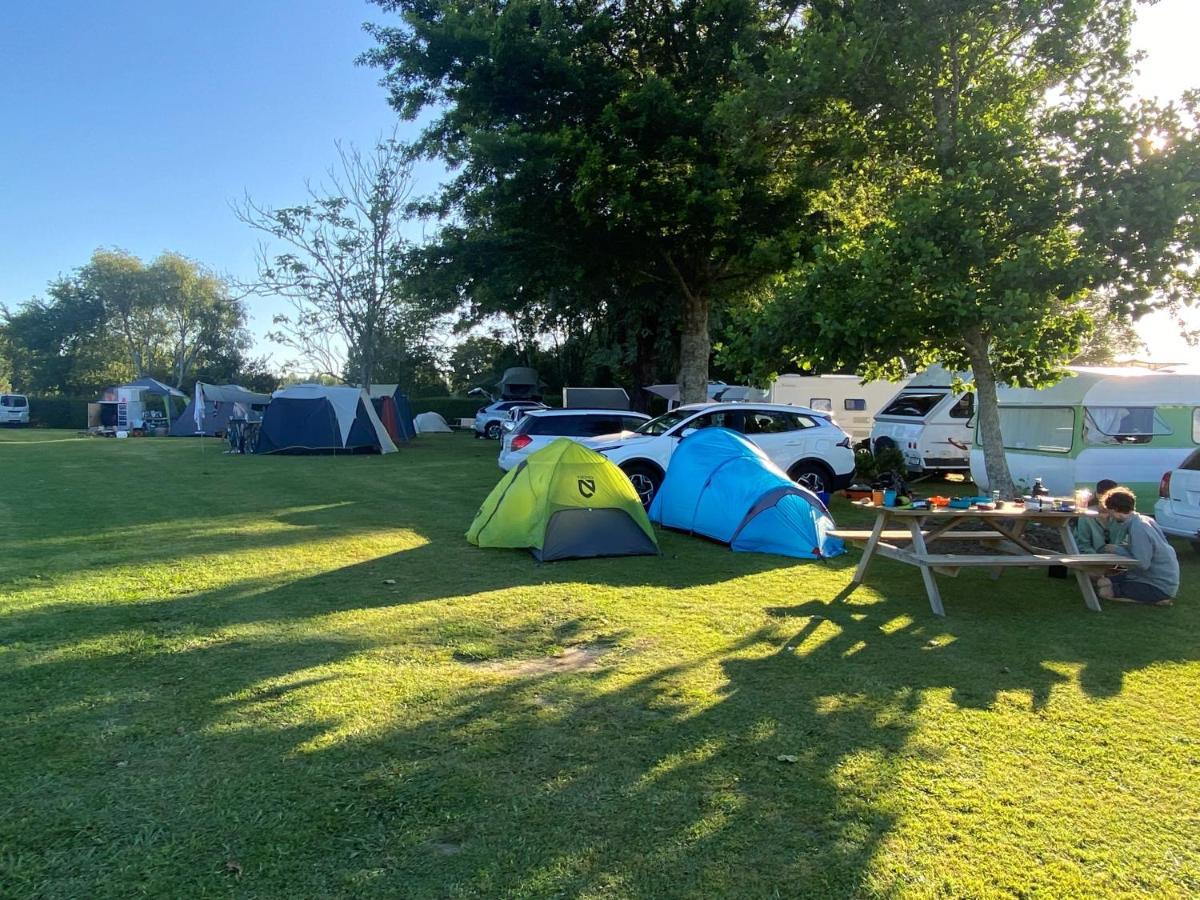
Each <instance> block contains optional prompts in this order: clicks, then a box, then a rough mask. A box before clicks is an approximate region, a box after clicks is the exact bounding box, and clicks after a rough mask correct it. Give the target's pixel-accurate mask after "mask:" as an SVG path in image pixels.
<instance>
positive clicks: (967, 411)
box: [950, 391, 975, 419]
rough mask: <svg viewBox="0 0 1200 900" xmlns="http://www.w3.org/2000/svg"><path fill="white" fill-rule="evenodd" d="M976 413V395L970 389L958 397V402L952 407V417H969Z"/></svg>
mask: <svg viewBox="0 0 1200 900" xmlns="http://www.w3.org/2000/svg"><path fill="white" fill-rule="evenodd" d="M973 415H975V395H974V394H972V393H971V392H970V391H968V392H967V393H965V394H963V395H962V396H961V397H959V398H958V402H957V403H955V404H954V405H953V406H952V407H950V418H952V419H969V418H971V416H973Z"/></svg>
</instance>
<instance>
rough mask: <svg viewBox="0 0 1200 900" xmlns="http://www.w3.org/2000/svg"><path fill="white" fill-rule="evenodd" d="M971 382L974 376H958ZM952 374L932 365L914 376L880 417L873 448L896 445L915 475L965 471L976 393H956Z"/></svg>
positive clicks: (877, 421) (967, 462)
mask: <svg viewBox="0 0 1200 900" xmlns="http://www.w3.org/2000/svg"><path fill="white" fill-rule="evenodd" d="M958 377H959V378H962V379H963V380H969V376H962V375H960V376H958ZM954 379H955V374H954V373H953V372H947V371H946V370H945V369H943V368H942V367H941V366H930V367H929V368H928V369H926V370H925V371H924V372H921V373H919V374H917V375H914V376H913V377H912V379H910V380H909V382H908V384H906V385H905V386H904V387H902V388H901V389H900V390H899V391H898V392H897V393H896V394H895V395H894V396H893V397H892V398H891V399H890V400H889V401H888V402H887V403H885V404H884V406H883V409H881V410H880V411H879V412H878V413H876V414H875V424H874V426H873V427H872V428H871V448H872V449H873V450H876V451H878V450H881V449H883V448H885V447H895V448H897V449H899V450H900V452H901V453H903V454H904V462H905V464H906V465H907V466H908V470H909V471H910V472H913V473H916V474H935V473H946V472H962V473H965V472H967V471H968V470H969V469H970V456H971V441H972V439H973V438H974V435H975V394H974V392H973V391H970V390H968V391H966V392H965V393H961V394H956V393H954V390H953V388H952V387H951V384H952V382H953V381H954Z"/></svg>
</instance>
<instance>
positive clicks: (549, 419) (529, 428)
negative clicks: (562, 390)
mask: <svg viewBox="0 0 1200 900" xmlns="http://www.w3.org/2000/svg"><path fill="white" fill-rule="evenodd" d="M649 421H650V417H649V416H648V415H646V414H645V413H639V412H630V411H629V410H627V409H578V408H568V409H533V410H529V411H528V412H526V413H525V415H524V416H522V417H521V420H520V421H519V422H516V423H515V424H514V425H513V426H512V427H511V429H509V430H508V431H507V433H506V434H505V435H504V437H503V438H502V439H501V442H500V468H501V470H502V471H505V472H507V471H508V470H509V469H511V468H512V467H513V466H515V465H516V464H517V463H519V462H520V461H521V460H523V459H524V458H525V457H527V456H528V455H529V454H531V453H536V452H537V451H538V450H541V449H542V448H543V447H545V446H547V445H548V444H550V443H551V442H553V441H555V440H557V439H558V438H560V437H568V438H571V439H572V440H576V441H583V440H584V439H585V438H594V437H599V436H601V435H604V436H606V437H608V438H609V439H611V438H612V436H613V435H614V434H624V433H625V432H631V431H633V430H634V429H635V428H640V427H641V426H642V425H645V424H646V423H647V422H649Z"/></svg>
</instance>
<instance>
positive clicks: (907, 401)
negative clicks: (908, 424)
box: [880, 393, 946, 419]
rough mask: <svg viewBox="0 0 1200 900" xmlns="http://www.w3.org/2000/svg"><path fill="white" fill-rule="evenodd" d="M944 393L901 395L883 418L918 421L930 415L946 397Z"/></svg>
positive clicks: (890, 404)
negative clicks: (904, 417) (907, 418)
mask: <svg viewBox="0 0 1200 900" xmlns="http://www.w3.org/2000/svg"><path fill="white" fill-rule="evenodd" d="M945 396H946V395H945V394H944V393H937V394H901V395H900V396H899V397H897V398H896V399H895V400H893V401H892V402H891V403H889V404H888V405H887V406H886V407H884V409H883V412H881V413H880V415H881V416H914V417H916V418H918V419H920V418H924V417H925V416H927V415H929V411H930V410H931V409H933V408H934V407H935V406H937V405H938V403H940V402H941V399H942V398H943V397H945Z"/></svg>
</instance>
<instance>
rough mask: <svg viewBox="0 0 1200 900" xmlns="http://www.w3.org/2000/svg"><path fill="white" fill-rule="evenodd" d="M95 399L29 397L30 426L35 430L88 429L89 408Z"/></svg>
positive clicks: (35, 395) (33, 395)
mask: <svg viewBox="0 0 1200 900" xmlns="http://www.w3.org/2000/svg"><path fill="white" fill-rule="evenodd" d="M94 399H95V398H94V397H58V396H54V397H40V396H38V395H37V394H30V395H29V424H30V425H32V426H33V427H35V428H74V429H75V430H77V431H83V430H84V429H85V428H87V407H88V404H89V403H90V402H92V400H94Z"/></svg>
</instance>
